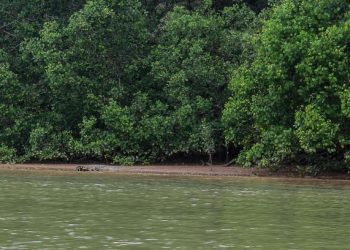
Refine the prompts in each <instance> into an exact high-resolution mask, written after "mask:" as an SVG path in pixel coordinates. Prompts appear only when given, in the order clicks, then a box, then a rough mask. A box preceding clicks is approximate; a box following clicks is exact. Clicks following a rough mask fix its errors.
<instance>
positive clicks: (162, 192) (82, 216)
mask: <svg viewBox="0 0 350 250" xmlns="http://www.w3.org/2000/svg"><path fill="white" fill-rule="evenodd" d="M0 190H1V192H0V203H1V205H0V249H222V248H227V249H269V250H270V249H349V245H350V237H349V233H350V209H349V208H350V187H347V186H345V187H343V186H340V185H335V186H332V185H326V186H325V185H320V184H319V183H314V184H292V183H288V184H284V183H276V182H273V181H263V182H261V181H259V180H256V179H252V180H239V179H237V180H230V181H227V180H218V179H212V180H203V179H193V178H174V177H172V178H166V177H125V176H103V175H98V174H95V175H82V176H70V175H66V176H62V175H61V176H58V175H57V176H55V175H47V176H45V175H42V174H40V175H39V174H38V175H33V174H26V173H23V172H21V173H16V172H0Z"/></svg>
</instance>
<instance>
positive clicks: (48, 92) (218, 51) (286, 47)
mask: <svg viewBox="0 0 350 250" xmlns="http://www.w3.org/2000/svg"><path fill="white" fill-rule="evenodd" d="M267 2H269V3H270V6H271V7H267V5H268V4H267ZM0 17H1V18H0V48H1V49H0V88H1V92H0V145H1V146H0V161H1V162H13V161H29V160H39V161H49V160H64V161H72V160H97V161H106V162H114V163H115V164H121V165H131V164H137V163H142V164H146V163H149V162H154V161H162V160H165V159H167V158H169V157H171V156H174V155H201V156H202V157H203V158H204V157H208V160H209V162H211V161H212V158H213V156H214V155H215V154H216V153H218V152H219V151H220V150H222V148H223V147H224V146H226V145H228V146H229V147H231V148H234V149H235V150H236V151H238V150H241V151H240V154H239V156H238V159H237V162H238V163H240V164H242V165H245V166H252V165H259V166H263V167H272V168H278V167H279V166H280V165H281V164H282V163H291V162H293V161H294V162H297V163H298V164H299V163H300V164H299V165H300V169H301V172H303V171H304V170H305V171H304V172H313V173H316V172H318V171H319V170H321V169H322V170H323V169H328V168H329V164H328V165H327V164H326V162H330V161H333V162H338V163H339V164H338V166H341V168H346V166H347V165H349V164H348V162H349V159H350V157H349V154H350V153H349V152H350V150H349V148H350V125H349V124H350V123H349V122H350V87H349V86H348V85H349V81H350V70H349V69H350V67H349V53H350V47H349V42H348V41H349V40H350V6H349V4H348V3H347V1H345V0H332V1H331V0H319V1H306V0H281V1H280V0H271V1H266V0H244V1H236V0H215V1H211V0H209V1H181V0H178V1H168V0H140V1H139V0H116V1H109V0H88V1H86V0H79V1H73V0H64V1H54V0H48V1H40V0H28V1H20V0H14V1H10V0H4V1H2V2H1V8H0ZM230 79H231V80H230ZM320 162H324V164H323V165H322V166H319V164H320Z"/></svg>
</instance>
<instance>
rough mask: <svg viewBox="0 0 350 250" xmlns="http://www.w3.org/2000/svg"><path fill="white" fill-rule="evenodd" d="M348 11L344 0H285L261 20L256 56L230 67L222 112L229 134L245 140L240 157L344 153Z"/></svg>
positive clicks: (264, 160)
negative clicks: (228, 92) (230, 76)
mask: <svg viewBox="0 0 350 250" xmlns="http://www.w3.org/2000/svg"><path fill="white" fill-rule="evenodd" d="M349 11H350V6H349V4H348V2H347V1H344V0H336V1H329V0H321V1H303V0H297V1H294V0H285V1H282V3H281V4H280V5H276V6H275V7H274V9H273V11H272V12H271V13H270V14H269V16H270V17H269V18H267V19H266V21H264V25H263V29H262V32H261V34H260V35H259V38H258V40H257V43H256V45H255V48H256V57H255V59H254V60H253V62H252V63H246V65H243V66H241V67H240V68H239V69H238V70H236V71H235V73H234V74H233V77H232V80H231V85H230V89H231V91H232V96H231V97H230V99H229V101H228V102H227V104H226V107H225V111H224V112H223V118H222V121H223V124H224V126H225V128H226V129H225V136H226V139H227V141H228V142H230V143H232V144H234V145H237V146H241V147H244V150H243V152H242V154H241V156H240V157H239V159H240V162H241V163H243V164H246V165H249V164H257V165H260V166H264V167H270V166H274V165H276V164H277V165H281V164H282V163H284V162H286V161H291V160H294V161H298V160H300V159H301V158H302V159H304V160H303V161H304V162H305V155H306V158H307V160H306V162H312V161H313V162H317V159H321V158H322V159H323V160H324V162H326V161H327V159H328V160H332V161H333V159H334V158H335V157H336V156H337V157H338V159H342V158H343V159H344V157H346V156H344V153H345V152H346V148H347V147H348V145H349V140H348V138H349V132H350V130H349V125H348V124H349V120H348V99H349V98H348V85H349V83H350V81H349V80H350V70H349V51H350V47H349V43H348V41H349V35H350V22H349V20H350V19H349V17H350V12H349ZM276 128H277V129H276ZM346 154H347V153H346ZM301 156H303V157H301ZM319 168H321V166H319Z"/></svg>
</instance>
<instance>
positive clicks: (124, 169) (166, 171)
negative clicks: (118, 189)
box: [0, 164, 350, 180]
mask: <svg viewBox="0 0 350 250" xmlns="http://www.w3.org/2000/svg"><path fill="white" fill-rule="evenodd" d="M0 170H27V171H61V172H63V171H64V172H77V173H79V171H78V170H81V171H88V172H99V173H114V174H135V175H136V174H138V175H140V174H141V175H171V176H209V177H210V176H211V177H214V176H216V177H264V178H269V177H270V178H301V179H332V180H333V179H334V180H350V175H349V174H343V173H333V172H332V173H323V174H321V175H318V176H300V174H299V173H297V172H295V171H292V170H288V169H285V170H282V171H278V172H271V171H269V170H266V169H257V168H249V169H247V168H242V167H239V166H230V167H227V166H224V165H213V166H201V165H152V166H114V165H101V164H0Z"/></svg>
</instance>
